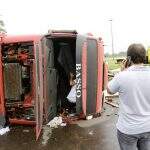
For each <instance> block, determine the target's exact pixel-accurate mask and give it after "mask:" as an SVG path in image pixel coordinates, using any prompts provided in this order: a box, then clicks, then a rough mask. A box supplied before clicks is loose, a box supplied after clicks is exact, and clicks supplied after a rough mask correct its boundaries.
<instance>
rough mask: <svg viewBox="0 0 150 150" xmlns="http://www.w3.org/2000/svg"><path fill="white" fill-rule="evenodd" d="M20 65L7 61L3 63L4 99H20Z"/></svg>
mask: <svg viewBox="0 0 150 150" xmlns="http://www.w3.org/2000/svg"><path fill="white" fill-rule="evenodd" d="M21 72H22V71H21V65H20V64H19V63H7V64H5V65H4V93H5V99H7V100H9V101H10V100H11V101H14V100H15V101H16V100H21V94H22V93H23V91H22V80H21Z"/></svg>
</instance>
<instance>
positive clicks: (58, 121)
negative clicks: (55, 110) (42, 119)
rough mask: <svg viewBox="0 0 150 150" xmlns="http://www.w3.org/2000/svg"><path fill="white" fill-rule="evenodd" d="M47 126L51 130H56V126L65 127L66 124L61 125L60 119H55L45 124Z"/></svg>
mask: <svg viewBox="0 0 150 150" xmlns="http://www.w3.org/2000/svg"><path fill="white" fill-rule="evenodd" d="M47 126H50V127H51V128H57V127H58V126H66V124H65V123H63V121H62V117H55V118H54V119H53V120H51V121H50V122H49V123H48V124H47Z"/></svg>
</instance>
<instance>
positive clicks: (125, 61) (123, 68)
mask: <svg viewBox="0 0 150 150" xmlns="http://www.w3.org/2000/svg"><path fill="white" fill-rule="evenodd" d="M126 68H127V59H124V60H123V61H122V64H121V71H123V70H125V69H126Z"/></svg>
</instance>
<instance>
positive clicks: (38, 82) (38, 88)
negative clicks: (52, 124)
mask: <svg viewBox="0 0 150 150" xmlns="http://www.w3.org/2000/svg"><path fill="white" fill-rule="evenodd" d="M34 50H35V51H34V54H35V65H34V67H35V68H34V71H35V72H34V73H35V77H34V78H35V79H34V81H35V82H34V83H35V111H36V112H35V113H36V140H37V139H38V138H39V136H40V133H41V130H42V125H43V74H42V52H41V47H40V45H39V43H35V44H34Z"/></svg>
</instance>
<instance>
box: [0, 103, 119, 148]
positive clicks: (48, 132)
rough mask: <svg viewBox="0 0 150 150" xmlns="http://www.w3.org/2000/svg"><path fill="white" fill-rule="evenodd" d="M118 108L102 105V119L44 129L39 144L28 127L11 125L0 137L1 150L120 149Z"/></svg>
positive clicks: (33, 132) (32, 130)
mask: <svg viewBox="0 0 150 150" xmlns="http://www.w3.org/2000/svg"><path fill="white" fill-rule="evenodd" d="M117 117H118V116H117V109H116V108H115V107H112V106H109V105H105V106H104V111H103V113H102V116H101V117H98V118H94V119H91V120H80V121H78V122H76V123H75V124H72V125H67V126H65V127H58V128H57V129H51V128H49V127H47V126H44V127H43V132H42V134H41V136H40V139H39V140H38V141H36V140H35V131H34V128H31V127H27V126H26V127H23V126H13V127H10V129H11V131H10V132H8V133H6V134H5V135H3V136H0V150H119V146H118V142H117V137H116V127H115V124H116V121H117Z"/></svg>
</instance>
